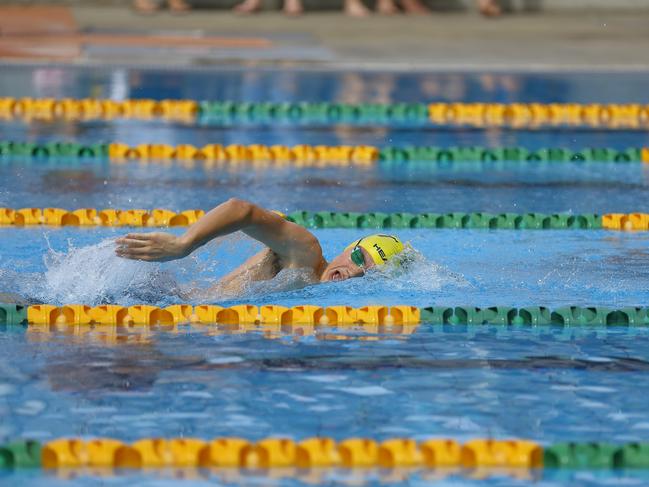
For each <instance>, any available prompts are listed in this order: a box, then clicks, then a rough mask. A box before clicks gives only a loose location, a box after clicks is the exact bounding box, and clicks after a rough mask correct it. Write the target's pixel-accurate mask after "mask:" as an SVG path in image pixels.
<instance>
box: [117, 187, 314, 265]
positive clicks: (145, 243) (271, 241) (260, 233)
mask: <svg viewBox="0 0 649 487" xmlns="http://www.w3.org/2000/svg"><path fill="white" fill-rule="evenodd" d="M236 231H242V232H244V233H245V234H247V235H249V236H250V237H252V238H254V239H255V240H258V241H260V242H261V243H263V244H265V245H267V246H268V247H269V248H270V249H271V250H272V251H273V252H275V253H276V254H277V255H278V256H279V257H280V259H281V261H282V264H283V267H311V268H313V269H314V270H318V269H319V268H320V267H322V266H323V265H324V258H323V256H322V249H321V247H320V243H319V242H318V239H317V238H316V237H315V236H314V235H313V234H312V233H311V232H309V231H308V230H306V229H305V228H303V227H301V226H299V225H296V224H295V223H291V222H289V221H286V220H285V219H284V218H282V217H281V216H279V215H277V214H276V213H274V212H272V211H269V210H266V209H264V208H261V207H260V206H257V205H255V204H254V203H250V202H248V201H243V200H240V199H237V198H232V199H230V200H228V201H226V202H225V203H223V204H221V205H219V206H217V207H216V208H214V209H213V210H211V211H210V212H208V213H206V214H205V215H204V216H203V217H202V218H200V219H199V220H198V221H197V222H196V223H194V224H193V225H192V226H191V227H189V228H188V229H187V231H186V232H185V233H184V234H183V235H180V236H175V235H172V234H170V233H163V232H154V233H129V234H128V235H126V236H124V237H121V238H119V239H117V241H116V243H117V245H118V247H117V249H116V250H115V253H116V254H117V255H118V256H120V257H124V258H127V259H137V260H147V261H158V262H162V261H169V260H174V259H180V258H182V257H186V256H187V255H189V254H190V253H192V252H193V251H194V250H196V249H197V248H199V247H201V246H202V245H205V244H206V243H207V242H209V241H210V240H212V239H214V238H217V237H221V236H223V235H228V234H230V233H234V232H236Z"/></svg>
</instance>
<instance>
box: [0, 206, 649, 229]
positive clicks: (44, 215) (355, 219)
mask: <svg viewBox="0 0 649 487" xmlns="http://www.w3.org/2000/svg"><path fill="white" fill-rule="evenodd" d="M204 214H205V211H204V210H185V211H181V212H175V211H171V210H167V209H164V208H156V209H153V210H144V209H124V210H119V209H114V208H107V209H103V210H99V209H95V208H79V209H76V210H66V209H63V208H51V207H48V208H18V209H14V208H0V227H2V226H9V227H13V228H20V227H33V226H39V225H45V226H54V227H62V226H72V227H94V226H104V227H185V226H188V225H192V224H193V223H195V222H196V221H197V220H198V219H199V218H200V217H202V216H203V215H204ZM286 218H287V220H289V221H291V222H293V223H296V224H298V225H301V226H304V227H307V228H313V229H328V228H355V229H407V228H414V229H492V230H567V229H570V230H578V229H594V230H597V229H606V230H623V231H647V230H649V213H606V214H603V215H598V214H596V213H583V214H575V215H572V214H567V213H553V214H546V213H523V214H520V213H500V214H494V213H482V212H477V213H462V212H455V213H382V212H369V213H354V212H340V213H339V212H329V211H317V212H310V211H296V212H293V213H290V214H288V215H287V217H286Z"/></svg>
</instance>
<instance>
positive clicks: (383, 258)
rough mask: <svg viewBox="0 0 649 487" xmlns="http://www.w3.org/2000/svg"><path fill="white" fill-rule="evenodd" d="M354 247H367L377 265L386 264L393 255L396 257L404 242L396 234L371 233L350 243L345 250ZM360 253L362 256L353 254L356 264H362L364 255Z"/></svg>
mask: <svg viewBox="0 0 649 487" xmlns="http://www.w3.org/2000/svg"><path fill="white" fill-rule="evenodd" d="M354 247H362V248H363V249H365V250H366V251H367V253H368V254H370V257H372V261H373V262H374V263H375V264H376V265H383V264H385V263H386V262H387V261H388V260H390V259H391V258H392V257H394V256H395V255H397V254H398V253H400V252H401V251H403V243H402V242H401V240H399V239H398V238H397V237H396V236H394V235H383V234H376V235H370V236H369V237H363V238H361V239H360V240H357V241H355V242H353V243H352V244H350V245H348V246H347V247H346V248H345V250H348V249H350V248H354ZM353 253H354V252H353V251H352V254H353ZM360 254H361V255H360V256H358V254H357V256H354V255H352V260H353V261H354V262H355V263H356V264H358V265H360V266H362V265H363V260H362V259H363V257H362V253H360ZM354 257H356V258H354ZM359 257H360V259H359ZM357 260H358V262H357Z"/></svg>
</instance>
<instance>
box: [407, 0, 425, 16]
mask: <svg viewBox="0 0 649 487" xmlns="http://www.w3.org/2000/svg"><path fill="white" fill-rule="evenodd" d="M401 4H402V5H403V9H404V10H405V11H406V13H409V14H416V15H422V14H427V13H430V9H429V8H428V7H426V5H424V4H423V3H421V1H420V0H401Z"/></svg>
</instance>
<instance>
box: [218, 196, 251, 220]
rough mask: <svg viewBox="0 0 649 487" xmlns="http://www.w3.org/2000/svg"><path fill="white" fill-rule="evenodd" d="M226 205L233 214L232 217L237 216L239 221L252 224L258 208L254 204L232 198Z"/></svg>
mask: <svg viewBox="0 0 649 487" xmlns="http://www.w3.org/2000/svg"><path fill="white" fill-rule="evenodd" d="M224 205H226V206H227V207H228V212H231V213H230V214H231V215H237V217H238V218H237V219H238V220H240V221H242V222H244V223H247V222H250V220H251V219H252V216H253V213H254V211H255V209H256V208H257V205H255V204H254V203H251V202H250V201H246V200H242V199H239V198H230V199H229V200H228V201H226V202H225V203H224Z"/></svg>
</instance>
